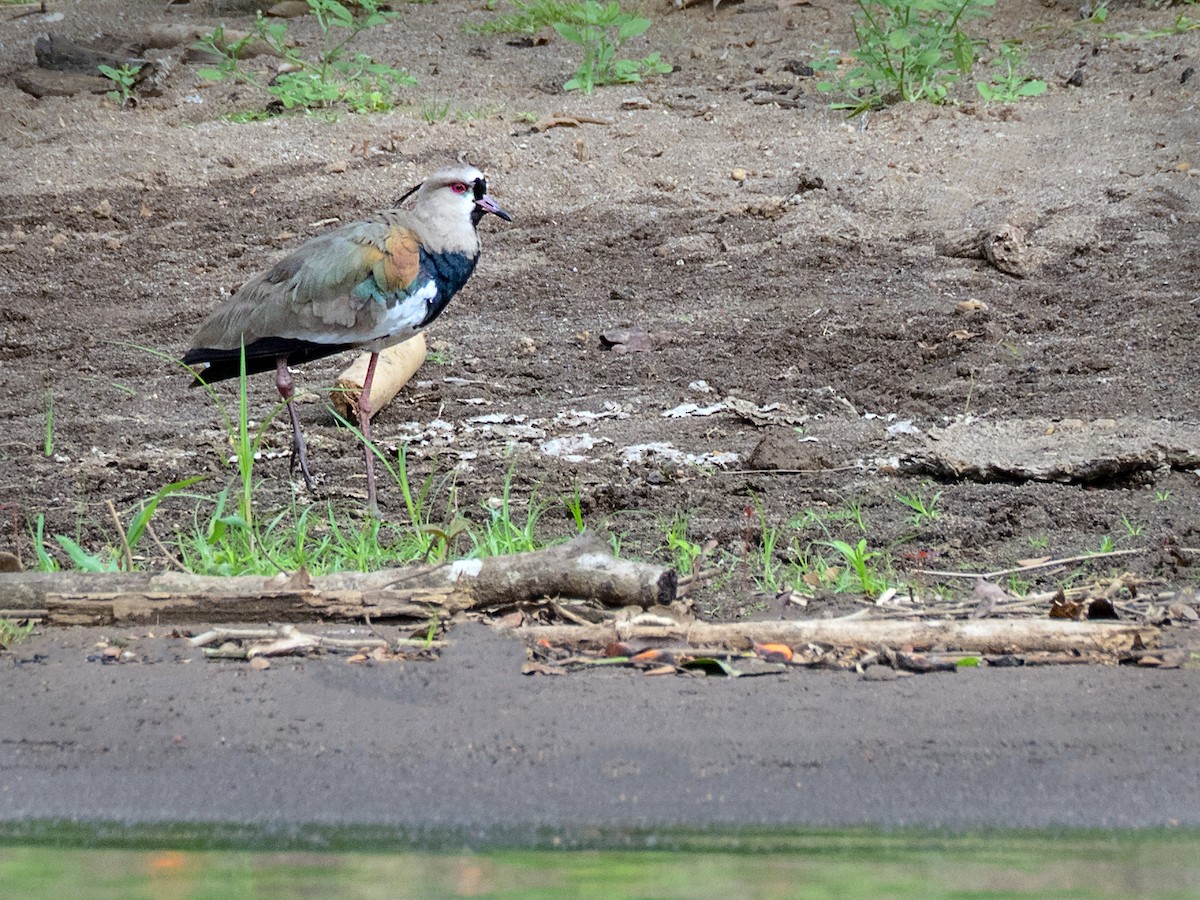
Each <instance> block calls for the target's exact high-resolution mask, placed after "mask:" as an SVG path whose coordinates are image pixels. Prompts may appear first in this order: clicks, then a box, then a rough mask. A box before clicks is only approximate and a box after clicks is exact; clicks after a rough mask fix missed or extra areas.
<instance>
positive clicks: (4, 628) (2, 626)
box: [0, 619, 33, 650]
mask: <svg viewBox="0 0 1200 900" xmlns="http://www.w3.org/2000/svg"><path fill="white" fill-rule="evenodd" d="M31 634H33V623H32V622H26V623H25V624H24V625H18V624H17V623H16V622H14V621H12V620H11V619H0V650H7V649H8V648H9V647H12V646H14V645H16V644H19V643H21V642H22V641H24V640H25V639H26V638H28V637H29V636H30V635H31Z"/></svg>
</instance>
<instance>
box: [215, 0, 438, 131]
mask: <svg viewBox="0 0 1200 900" xmlns="http://www.w3.org/2000/svg"><path fill="white" fill-rule="evenodd" d="M307 2H308V8H309V11H310V12H311V13H312V15H313V17H314V18H315V19H316V21H317V25H318V27H319V29H320V31H321V47H320V50H319V51H318V52H317V55H316V58H315V59H306V58H304V57H303V56H301V55H300V54H299V52H298V51H297V50H296V49H295V48H294V47H292V46H290V45H289V44H288V41H287V25H286V24H284V23H282V22H272V21H269V20H267V19H266V18H264V17H263V15H262V13H258V14H257V18H256V19H255V21H254V26H253V27H252V28H251V29H250V31H249V32H248V33H247V34H246V35H245V36H244V37H242V38H240V39H239V40H236V41H228V40H227V39H226V37H225V29H224V26H221V25H218V26H217V28H216V29H214V30H213V31H212V32H211V33H209V34H207V35H205V36H204V37H202V38H200V40H199V41H197V42H196V43H195V44H193V47H195V48H196V49H198V50H202V51H204V52H205V53H208V54H209V55H211V56H212V57H214V58H215V59H216V60H217V65H216V66H212V67H208V68H204V69H201V70H200V71H199V73H198V74H199V76H200V77H201V78H204V79H207V80H209V81H223V80H226V79H231V80H233V81H236V82H239V83H243V84H249V85H252V86H254V87H256V88H258V89H259V90H261V91H263V92H265V93H267V94H269V95H270V96H271V97H273V98H274V100H273V104H274V105H275V111H278V110H292V109H301V110H314V109H321V110H332V109H333V108H334V107H338V106H341V107H345V108H347V109H349V110H350V111H351V112H359V113H363V112H386V111H388V110H390V109H392V107H393V106H394V96H395V92H396V90H397V89H399V88H402V87H410V86H412V85H414V84H416V79H414V78H413V77H412V76H410V75H409V74H408V73H406V72H404V71H402V70H400V69H394V68H392V67H391V66H387V65H384V64H382V63H378V62H375V61H374V60H373V59H372V58H371V57H370V56H368V55H367V54H365V53H351V52H350V51H349V50H348V49H347V47H348V45H349V44H350V42H351V41H353V40H354V39H355V38H356V37H358V35H360V34H361V33H362V32H364V31H366V30H368V29H370V28H375V27H376V26H379V25H382V24H383V23H385V22H387V21H390V20H391V19H393V18H395V17H396V16H397V13H393V12H388V11H385V10H383V9H382V6H383V4H382V3H381V0H356V3H355V7H356V8H357V9H359V10H361V11H362V12H363V13H364V15H362V16H356V15H355V14H354V13H353V12H351V10H350V9H349V8H348V7H346V6H343V5H342V4H341V3H339V2H338V0H307ZM256 41H261V42H262V43H264V44H266V46H267V47H268V48H269V49H270V50H271V52H272V53H273V54H275V55H276V56H278V57H279V58H280V60H281V61H282V63H283V66H282V69H283V71H282V72H281V74H278V75H276V76H274V77H273V78H270V79H268V78H267V77H266V76H265V75H264V74H261V73H258V72H256V71H255V70H253V69H251V68H249V67H247V66H246V65H245V64H244V63H243V62H242V59H241V57H242V53H243V52H244V51H245V50H246V48H247V47H248V46H249V45H250V44H252V43H254V42H256ZM271 113H272V110H271V109H270V108H268V110H267V111H265V112H257V113H248V114H244V115H241V116H238V117H236V118H238V119H240V120H251V119H256V118H264V117H266V116H268V115H270V114H271Z"/></svg>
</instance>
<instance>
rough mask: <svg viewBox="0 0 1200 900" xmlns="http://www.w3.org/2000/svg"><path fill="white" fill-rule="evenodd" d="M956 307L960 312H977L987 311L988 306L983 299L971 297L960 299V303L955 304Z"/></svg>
mask: <svg viewBox="0 0 1200 900" xmlns="http://www.w3.org/2000/svg"><path fill="white" fill-rule="evenodd" d="M954 308H955V309H956V310H957V311H958V312H960V313H977V312H986V311H987V308H988V306H987V304H986V303H984V302H983V301H982V300H975V299H971V300H960V301H959V302H958V303H955V304H954Z"/></svg>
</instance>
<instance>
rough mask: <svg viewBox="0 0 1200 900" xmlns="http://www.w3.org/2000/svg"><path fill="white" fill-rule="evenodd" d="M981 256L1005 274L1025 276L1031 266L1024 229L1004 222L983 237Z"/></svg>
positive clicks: (1018, 276) (1017, 276)
mask: <svg viewBox="0 0 1200 900" xmlns="http://www.w3.org/2000/svg"><path fill="white" fill-rule="evenodd" d="M983 258H984V259H986V260H987V261H988V262H989V263H991V264H992V265H993V266H995V267H996V268H997V269H999V270H1000V271H1001V272H1004V273H1005V274H1006V275H1012V276H1014V277H1016V278H1024V277H1025V276H1027V275H1028V274H1029V273H1030V271H1031V269H1032V266H1031V265H1030V259H1029V245H1028V242H1027V240H1026V237H1025V229H1023V228H1019V227H1018V226H1016V225H1009V224H1004V225H1001V226H1000V227H999V228H997V229H995V230H994V231H992V232H991V233H990V234H989V235H988V236H987V237H985V238H984V239H983Z"/></svg>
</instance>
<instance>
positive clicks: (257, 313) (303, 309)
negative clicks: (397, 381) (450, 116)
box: [183, 165, 512, 517]
mask: <svg viewBox="0 0 1200 900" xmlns="http://www.w3.org/2000/svg"><path fill="white" fill-rule="evenodd" d="M413 194H415V195H416V196H415V198H414V199H413V203H412V206H411V208H409V209H404V208H401V204H403V203H404V201H405V200H407V199H408V198H409V197H410V196H412V195H413ZM488 213H491V214H492V215H495V216H497V217H499V218H500V219H503V220H504V221H506V222H511V221H512V216H511V215H509V213H508V212H507V211H506V210H505V209H504V208H503V207H501V206H500V205H499V204H498V203H497V202H496V201H495V200H493V199H492V197H491V196H490V195H489V194H488V187H487V180H486V179H485V178H484V176H483V173H482V172H480V171H479V170H478V169H476V168H475V167H474V166H469V165H460V166H450V167H446V168H442V169H439V170H438V171H436V172H434V173H433V174H432V175H430V176H429V177H428V178H426V179H425V180H424V181H423V182H421V183H420V184H418V185H417V186H416V187H414V188H412V189H411V190H409V191H408V192H407V193H405V194H404V195H403V196H402V197H400V199H399V200H397V201H396V203H395V206H394V208H392V209H387V210H383V211H381V212H378V213H376V214H375V215H373V216H371V217H369V218H367V219H366V220H364V221H361V222H354V223H352V224H348V225H344V226H342V227H341V228H337V229H335V230H333V231H330V232H328V233H326V234H322V235H319V236H317V237H314V238H312V239H310V240H308V241H307V242H305V243H304V244H302V245H300V246H299V247H298V248H296V249H295V250H294V251H292V252H291V253H290V254H288V255H287V256H285V257H284V258H283V259H281V260H279V261H278V262H277V263H275V265H273V266H272V267H271V268H270V269H268V270H267V271H265V272H262V273H261V274H259V275H256V276H254V277H253V278H251V279H250V280H249V281H247V282H246V283H245V284H243V285H242V286H241V287H240V288H239V289H238V290H237V292H236V293H234V294H233V296H231V297H230V298H229V299H228V300H226V301H225V302H224V303H222V304H221V305H220V306H218V307H217V308H216V309H215V310H213V311H212V312H211V313H210V314H209V315H208V317H207V318H205V320H204V321H203V322H202V323H201V324H200V327H199V329H198V330H197V332H196V334H195V337H194V338H193V339H192V345H191V348H190V349H189V350H187V352H186V353H184V355H183V363H184V364H185V365H186V366H188V367H189V368H190V369H191V371H192V373H193V375H194V376H195V378H194V381H193V382H192V386H193V387H195V386H198V385H202V384H213V383H214V382H218V381H223V380H225V379H227V378H237V377H239V375H240V374H241V371H242V356H243V353H244V355H245V360H246V362H245V371H246V374H247V375H253V374H257V373H259V372H268V371H271V370H272V369H273V370H274V371H275V385H276V387H277V388H278V389H279V395H280V397H282V398H283V401H284V404H285V405H286V406H287V411H288V417H289V419H290V420H291V424H292V460H291V466H292V470H293V471H294V470H295V467H296V465H297V463H298V464H299V466H300V471H301V473H302V474H303V475H304V483H305V485H306V486H307V487H308V489H309V490H310V491H311V490H312V489H313V482H312V473H311V472H310V470H309V467H308V453H307V450H306V447H305V443H304V432H303V430H302V428H301V426H300V416H299V415H298V413H297V412H296V408H295V406H294V405H293V403H292V397H293V393H294V390H295V387H294V380H293V378H292V373H291V371H290V368H289V366H291V365H300V364H303V363H306V362H310V361H312V360H316V359H322V358H324V357H326V356H332V355H334V354H336V353H342V352H344V351H346V350H366V351H368V352H370V354H371V356H370V360H369V362H368V365H367V373H366V377H365V378H364V379H363V387H362V396H361V397H360V399H359V405H358V420H359V430H360V431H361V432H362V438H363V443H364V447H365V452H366V474H367V512H368V513H369V514H370V515H373V516H376V517H378V515H379V507H378V503H377V500H376V493H375V465H374V450H373V448H372V447H371V415H372V412H373V409H372V407H371V401H370V396H371V382H372V380H373V378H374V375H375V365H376V363H377V362H378V361H379V352H380V351H381V350H383V349H385V348H387V347H389V346H391V345H392V344H398V343H400V342H401V341H405V340H407V339H408V338H410V337H412V336H413V335H415V334H416V333H417V332H419V331H422V330H423V329H425V328H426V327H428V326H429V325H430V324H431V323H432V322H433V321H434V320H435V319H436V318H437V317H438V316H439V315H441V313H442V310H444V309H445V308H446V304H448V303H449V302H450V300H451V298H452V297H454V295H455V294H457V293H458V291H459V290H460V289H461V288H462V287H463V285H464V284H466V283H467V280H468V279H469V278H470V277H471V273H472V272H474V271H475V264H476V263H477V262H478V261H479V254H480V249H481V243H480V239H479V233H478V228H479V223H480V222H481V221H482V220H483V218H484V216H486V215H487V214H488ZM201 365H203V366H204V368H202V369H197V368H195V367H197V366H201Z"/></svg>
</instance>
